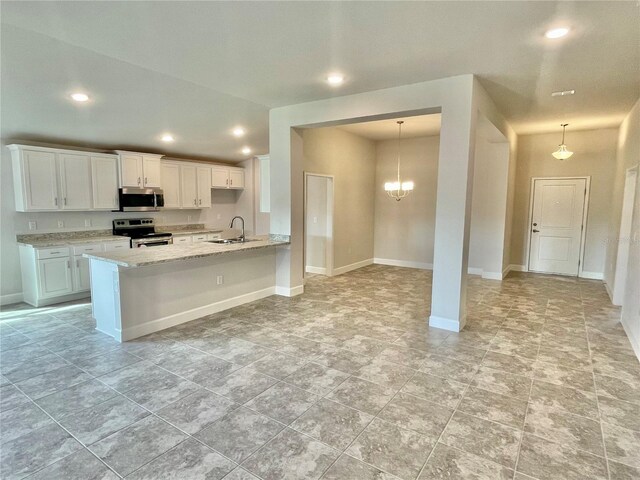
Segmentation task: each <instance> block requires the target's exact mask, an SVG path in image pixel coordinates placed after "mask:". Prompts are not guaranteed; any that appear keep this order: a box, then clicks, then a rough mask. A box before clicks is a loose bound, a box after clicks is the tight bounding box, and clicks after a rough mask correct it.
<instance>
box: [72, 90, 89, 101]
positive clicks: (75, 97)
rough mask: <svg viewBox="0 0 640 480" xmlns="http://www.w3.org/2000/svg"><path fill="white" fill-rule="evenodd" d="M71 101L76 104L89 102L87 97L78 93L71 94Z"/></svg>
mask: <svg viewBox="0 0 640 480" xmlns="http://www.w3.org/2000/svg"><path fill="white" fill-rule="evenodd" d="M71 99H72V100H75V101H76V102H86V101H87V100H89V95H87V94H86V93H80V92H77V93H72V94H71Z"/></svg>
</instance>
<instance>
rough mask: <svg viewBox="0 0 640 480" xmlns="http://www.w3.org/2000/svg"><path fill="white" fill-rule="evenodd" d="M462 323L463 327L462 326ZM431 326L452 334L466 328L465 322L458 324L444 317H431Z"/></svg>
mask: <svg viewBox="0 0 640 480" xmlns="http://www.w3.org/2000/svg"><path fill="white" fill-rule="evenodd" d="M461 323H462V326H461ZM429 326H430V327H434V328H441V329H442V330H449V331H450V332H459V331H460V330H462V328H463V327H464V322H458V321H456V320H451V319H449V318H444V317H436V316H435V315H431V316H429Z"/></svg>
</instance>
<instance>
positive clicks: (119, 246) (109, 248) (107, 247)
mask: <svg viewBox="0 0 640 480" xmlns="http://www.w3.org/2000/svg"><path fill="white" fill-rule="evenodd" d="M129 248H131V244H130V243H129V242H128V241H127V242H110V243H105V244H104V251H105V252H113V251H114V250H128V249H129Z"/></svg>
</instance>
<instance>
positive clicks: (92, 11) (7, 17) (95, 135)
mask: <svg viewBox="0 0 640 480" xmlns="http://www.w3.org/2000/svg"><path fill="white" fill-rule="evenodd" d="M1 18H2V51H1V54H2V58H1V61H2V65H1V67H2V92H1V93H2V120H3V121H2V132H1V133H2V136H3V138H11V139H15V138H16V137H20V138H22V139H30V138H31V139H34V140H38V139H42V140H43V141H44V140H49V141H54V140H55V141H61V142H67V143H69V142H75V143H87V144H92V145H104V146H119V147H127V148H129V147H135V148H137V149H141V148H144V149H147V150H153V151H159V152H166V153H173V154H182V155H191V156H205V157H206V156H212V157H218V158H224V159H230V160H239V159H241V158H242V157H243V156H242V155H241V154H239V150H240V148H241V147H242V146H243V145H244V144H248V145H250V146H252V147H253V149H254V152H255V153H258V154H260V153H266V152H267V151H268V109H269V108H271V107H274V106H281V105H288V104H293V103H299V102H305V101H312V100H318V99H323V98H329V97H332V96H337V95H345V94H352V93H357V92H364V91H369V90H375V89H380V88H386V87H391V86H397V85H403V84H409V83H414V82H421V81H426V80H432V79H436V78H443V77H448V76H453V75H459V74H465V73H473V74H476V75H478V77H479V78H480V80H481V82H482V83H483V85H484V86H485V88H486V89H487V91H488V92H489V94H490V95H491V97H492V98H493V99H494V101H495V102H496V104H497V105H498V108H499V109H500V110H501V111H502V112H503V113H504V114H505V116H506V117H507V119H508V120H509V122H510V123H511V125H512V126H513V127H514V128H515V130H516V131H517V132H518V133H533V132H540V131H553V130H558V129H559V126H558V125H559V124H560V123H561V122H568V123H570V124H571V126H570V128H574V129H577V128H589V127H601V126H602V127H608V126H615V125H618V124H619V123H620V121H621V120H622V118H623V117H624V116H625V114H626V113H627V112H628V111H629V110H630V108H631V107H632V105H633V103H634V102H635V100H637V98H638V96H639V95H640V76H639V75H638V71H639V70H640V51H639V50H640V49H639V47H638V46H639V45H640V42H639V38H640V29H638V18H639V16H638V3H637V2H569V1H567V2H564V1H562V2H554V1H548V2H544V1H542V2H510V1H507V2H488V1H487V2H485V1H473V2H453V1H452V2H172V1H167V2H160V1H156V2H117V1H114V2H55V1H52V2H29V1H23V2H2V3H1ZM560 24H566V25H569V26H570V27H571V28H572V32H571V33H570V35H569V36H568V37H566V38H564V39H560V40H555V41H551V40H547V39H545V38H544V36H543V33H544V31H545V30H546V29H547V28H549V27H553V26H557V25H560ZM334 70H339V71H342V72H343V73H344V74H345V75H346V80H347V81H346V83H345V85H343V86H342V87H340V88H335V89H334V88H331V87H329V86H327V85H326V83H325V82H324V78H325V77H326V75H327V73H329V72H331V71H334ZM79 88H82V89H85V90H87V91H88V92H89V93H90V94H91V95H92V97H93V98H94V102H93V104H91V105H83V106H81V107H80V106H78V105H71V104H70V103H69V102H68V101H67V99H66V98H65V95H67V94H68V93H69V92H70V91H72V90H74V89H79ZM567 89H575V90H576V95H575V96H573V97H560V98H551V96H550V94H551V92H552V91H555V90H567ZM237 124H241V125H243V126H245V127H246V128H247V131H248V132H249V135H248V137H247V138H246V139H244V140H242V141H241V140H237V139H235V138H233V137H232V136H231V135H230V132H229V131H230V129H231V128H232V127H233V126H235V125H237ZM164 131H170V132H172V133H173V134H174V135H175V136H176V142H175V143H174V144H171V145H165V144H160V142H158V139H157V137H158V136H159V135H160V134H161V133H162V132H164Z"/></svg>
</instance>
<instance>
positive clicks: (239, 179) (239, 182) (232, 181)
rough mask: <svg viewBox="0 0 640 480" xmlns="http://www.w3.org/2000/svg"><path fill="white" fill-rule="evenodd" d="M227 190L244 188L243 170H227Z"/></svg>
mask: <svg viewBox="0 0 640 480" xmlns="http://www.w3.org/2000/svg"><path fill="white" fill-rule="evenodd" d="M229 188H244V170H242V169H239V168H232V169H230V170H229Z"/></svg>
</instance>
